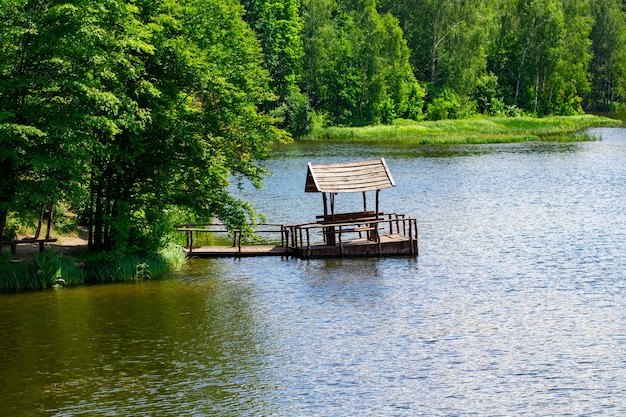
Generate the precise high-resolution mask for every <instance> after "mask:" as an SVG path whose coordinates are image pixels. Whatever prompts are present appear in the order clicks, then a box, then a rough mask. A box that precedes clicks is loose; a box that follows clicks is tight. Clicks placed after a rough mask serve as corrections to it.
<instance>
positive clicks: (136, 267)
mask: <svg viewBox="0 0 626 417" xmlns="http://www.w3.org/2000/svg"><path fill="white" fill-rule="evenodd" d="M8 254H9V252H8V251H3V252H0V292H9V291H38V290H42V289H46V288H53V287H56V288H59V287H73V286H78V285H83V284H89V283H111V282H126V281H139V280H149V279H152V278H157V277H158V276H159V275H161V274H163V273H164V272H166V271H170V270H179V269H181V268H182V267H183V266H184V264H185V259H186V257H185V253H184V252H183V251H182V250H181V249H180V247H178V246H174V245H171V246H168V247H166V248H164V249H162V250H161V251H159V252H158V253H154V254H149V255H142V256H140V255H136V254H126V255H124V254H116V253H101V254H86V255H81V256H79V257H77V258H75V257H67V256H62V255H61V254H60V253H58V252H55V251H53V250H46V251H44V252H43V253H39V254H37V255H35V256H34V258H33V260H32V261H31V262H27V261H23V262H10V260H9V258H10V256H8Z"/></svg>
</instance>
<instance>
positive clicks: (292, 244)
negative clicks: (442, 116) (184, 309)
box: [177, 213, 418, 258]
mask: <svg viewBox="0 0 626 417" xmlns="http://www.w3.org/2000/svg"><path fill="white" fill-rule="evenodd" d="M177 230H178V231H180V232H185V234H186V236H187V239H186V240H187V242H186V246H185V247H184V248H183V250H184V251H185V252H186V253H187V256H188V257H198V258H220V257H221V258H224V257H237V258H239V257H253V256H287V257H296V258H330V257H364V256H416V255H417V254H418V243H417V223H416V220H415V219H414V218H411V217H406V216H404V215H402V214H397V213H386V214H385V213H381V214H379V216H378V217H376V218H373V217H371V216H369V215H368V216H366V217H362V218H360V219H359V218H353V219H352V220H349V221H339V222H325V221H318V222H315V223H304V224H297V225H279V224H261V225H258V226H257V228H256V230H255V233H258V234H268V235H270V236H271V237H270V240H274V241H278V240H280V244H278V242H277V244H274V245H270V244H267V243H265V242H261V243H260V244H259V243H256V244H255V243H253V242H245V241H244V242H242V239H241V232H240V231H239V230H233V231H230V232H229V231H228V230H227V229H226V227H225V225H223V224H221V223H207V224H193V225H178V227H177ZM199 234H211V235H224V237H223V238H222V239H221V240H222V242H223V241H225V240H226V239H225V237H226V236H228V240H229V242H232V244H231V245H228V246H226V245H196V244H195V243H194V242H196V241H198V235H199ZM205 240H206V239H205Z"/></svg>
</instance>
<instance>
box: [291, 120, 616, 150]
mask: <svg viewBox="0 0 626 417" xmlns="http://www.w3.org/2000/svg"><path fill="white" fill-rule="evenodd" d="M619 124H620V122H619V121H617V120H615V119H609V118H606V117H601V116H594V115H581V116H555V117H544V118H535V117H485V118H473V119H462V120H439V121H426V122H412V121H406V120H405V121H398V122H397V123H396V124H393V125H378V126H365V127H328V128H323V129H319V128H318V129H316V130H315V131H314V132H311V133H310V134H309V135H307V136H305V137H303V138H302V139H304V140H324V139H337V140H342V141H385V142H389V141H402V142H406V143H408V144H461V143H496V142H497V143H508V142H522V141H539V140H554V138H557V137H558V138H560V140H572V141H576V140H581V137H580V136H579V135H576V134H574V133H575V132H578V131H580V130H583V129H586V128H588V127H594V126H609V125H619ZM585 139H586V138H585Z"/></svg>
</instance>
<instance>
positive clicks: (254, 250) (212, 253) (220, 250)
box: [185, 245, 287, 258]
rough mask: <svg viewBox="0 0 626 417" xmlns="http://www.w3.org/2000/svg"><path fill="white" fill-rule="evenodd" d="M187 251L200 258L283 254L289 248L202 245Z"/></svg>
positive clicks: (189, 254) (188, 253) (190, 254)
mask: <svg viewBox="0 0 626 417" xmlns="http://www.w3.org/2000/svg"><path fill="white" fill-rule="evenodd" d="M185 251H186V252H187V255H188V256H196V257H199V258H213V257H215V258H218V257H239V256H246V257H252V256H281V255H285V254H286V253H287V249H286V248H284V247H282V246H270V245H255V246H242V247H241V251H239V248H237V247H236V246H202V247H199V248H193V250H192V251H191V252H190V251H189V250H188V249H185Z"/></svg>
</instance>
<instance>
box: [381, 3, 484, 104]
mask: <svg viewBox="0 0 626 417" xmlns="http://www.w3.org/2000/svg"><path fill="white" fill-rule="evenodd" d="M491 3H492V1H489V0H463V1H458V0H426V1H424V0H404V1H402V2H398V1H393V0H383V1H381V2H380V7H381V10H382V11H389V12H391V13H393V14H394V15H395V16H397V17H398V19H399V20H400V27H401V28H402V29H403V30H404V35H405V37H406V39H407V41H408V45H409V48H410V50H411V52H412V54H411V65H412V67H413V70H414V71H415V75H416V77H417V78H418V79H419V80H421V81H426V82H428V83H431V84H434V86H435V91H442V90H444V89H446V88H448V89H453V90H455V91H456V92H457V93H459V94H462V95H467V94H469V93H470V91H471V89H472V88H473V87H474V84H475V82H476V80H477V79H478V78H479V77H480V76H482V75H483V74H484V72H485V67H486V62H487V61H486V59H487V55H486V45H487V40H488V38H489V36H490V32H491V30H492V28H493V27H494V25H493V22H494V16H495V13H494V12H495V10H494V7H493V6H492V4H491Z"/></svg>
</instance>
